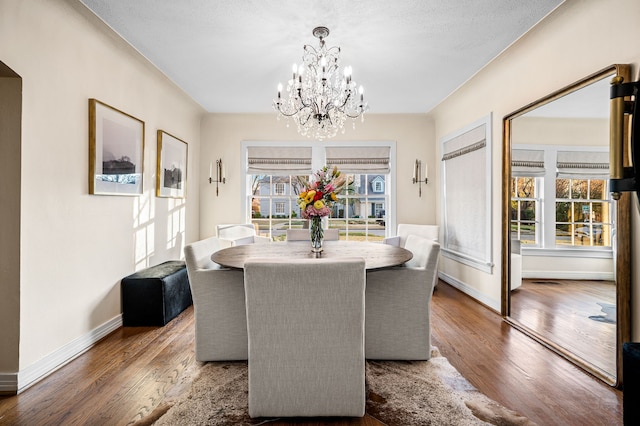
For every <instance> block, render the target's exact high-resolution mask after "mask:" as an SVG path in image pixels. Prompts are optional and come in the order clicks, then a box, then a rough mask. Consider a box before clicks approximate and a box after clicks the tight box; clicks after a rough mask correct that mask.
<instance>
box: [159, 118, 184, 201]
mask: <svg viewBox="0 0 640 426" xmlns="http://www.w3.org/2000/svg"><path fill="white" fill-rule="evenodd" d="M187 152H188V145H187V143H186V142H185V141H183V140H181V139H178V138H177V137H175V136H173V135H171V134H169V133H167V132H165V131H163V130H158V161H157V163H156V164H157V167H156V196H157V197H169V198H185V196H186V188H187Z"/></svg>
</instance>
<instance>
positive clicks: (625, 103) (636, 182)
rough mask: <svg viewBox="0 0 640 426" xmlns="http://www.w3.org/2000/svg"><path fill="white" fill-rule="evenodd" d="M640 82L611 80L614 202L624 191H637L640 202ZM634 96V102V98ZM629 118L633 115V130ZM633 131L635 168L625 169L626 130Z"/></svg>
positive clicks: (612, 193)
mask: <svg viewBox="0 0 640 426" xmlns="http://www.w3.org/2000/svg"><path fill="white" fill-rule="evenodd" d="M639 95H640V81H635V82H631V83H624V79H623V78H622V77H620V76H618V77H614V78H613V80H612V81H611V115H610V126H609V129H610V140H609V152H610V160H609V161H610V164H609V169H610V171H609V173H610V175H611V178H610V179H609V190H610V191H611V196H612V198H613V199H614V200H618V199H619V198H620V195H621V194H620V193H621V192H635V193H636V197H637V199H638V202H640V116H639V115H640V105H639V104H640V102H639V101H640V100H639V99H638V96H639ZM632 97H633V99H631V98H632ZM625 115H629V116H631V118H630V119H631V128H630V129H629V128H628V127H626V124H625ZM625 127H626V129H629V140H630V145H629V146H630V156H631V166H629V167H625V166H624V158H623V156H624V149H623V147H624V144H625V138H626V136H627V135H626V133H627V132H626V131H625V130H626V129H625Z"/></svg>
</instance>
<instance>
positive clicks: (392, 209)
mask: <svg viewBox="0 0 640 426" xmlns="http://www.w3.org/2000/svg"><path fill="white" fill-rule="evenodd" d="M250 146H269V147H289V146H309V147H311V148H312V156H311V158H312V160H311V168H312V171H314V172H315V171H316V170H318V169H320V168H322V167H323V166H324V165H325V161H326V157H325V148H326V147H332V146H351V147H389V176H388V179H387V185H386V186H387V187H386V188H383V189H384V190H385V191H386V190H389V194H388V197H389V198H388V199H389V206H388V207H387V209H386V211H385V212H386V227H385V228H386V229H385V237H390V236H391V235H394V234H395V231H396V217H397V216H396V209H397V191H396V190H394V191H391V188H394V189H395V188H396V183H395V182H396V163H397V157H396V142H395V141H389V140H382V141H348V140H347V141H322V142H319V141H254V140H246V141H242V142H241V144H240V150H241V155H240V176H241V179H243V184H242V185H241V191H240V192H241V194H240V195H241V197H242V198H241V201H240V202H241V206H242V207H241V214H242V218H243V220H244V221H245V222H246V221H247V220H249V221H250V215H251V201H250V200H249V199H248V197H247V194H248V192H249V190H250V188H249V183H248V179H246V176H247V155H248V154H247V149H248V147H250Z"/></svg>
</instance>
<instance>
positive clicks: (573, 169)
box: [556, 151, 609, 179]
mask: <svg viewBox="0 0 640 426" xmlns="http://www.w3.org/2000/svg"><path fill="white" fill-rule="evenodd" d="M556 167H557V169H558V175H557V176H558V178H564V179H569V178H571V179H609V152H606V151H604V152H602V151H600V152H593V151H591V152H589V151H558V157H557V164H556Z"/></svg>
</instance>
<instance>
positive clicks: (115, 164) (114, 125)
mask: <svg viewBox="0 0 640 426" xmlns="http://www.w3.org/2000/svg"><path fill="white" fill-rule="evenodd" d="M143 177H144V121H142V120H139V119H138V118H136V117H134V116H132V115H129V114H127V113H125V112H122V111H120V110H118V109H116V108H114V107H112V106H109V105H107V104H105V103H103V102H100V101H99V100H97V99H89V194H93V195H130V196H131V195H133V196H137V195H140V194H142V191H143Z"/></svg>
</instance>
